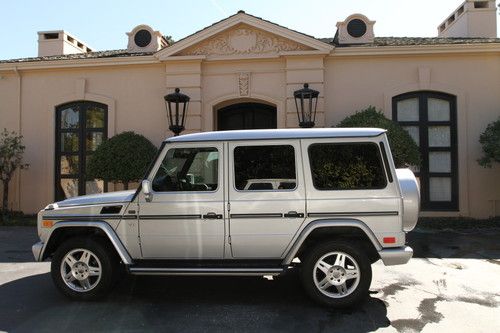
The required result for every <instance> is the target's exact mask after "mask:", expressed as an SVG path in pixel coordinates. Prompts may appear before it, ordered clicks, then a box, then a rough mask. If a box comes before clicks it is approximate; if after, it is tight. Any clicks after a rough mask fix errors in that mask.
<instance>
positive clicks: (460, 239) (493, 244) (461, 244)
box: [407, 228, 500, 264]
mask: <svg viewBox="0 0 500 333" xmlns="http://www.w3.org/2000/svg"><path fill="white" fill-rule="evenodd" d="M499 238H500V229H498V228H495V229H478V230H470V231H454V230H418V229H417V230H414V231H412V232H410V233H408V234H407V243H408V245H409V246H410V247H412V248H413V251H414V255H413V257H414V258H464V259H486V260H493V261H495V260H497V259H500V242H499V241H498V239H499ZM495 262H496V261H495ZM498 263H499V264H500V262H498Z"/></svg>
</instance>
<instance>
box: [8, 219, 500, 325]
mask: <svg viewBox="0 0 500 333" xmlns="http://www.w3.org/2000/svg"><path fill="white" fill-rule="evenodd" d="M499 239H500V228H498V229H497V228H493V229H487V230H481V231H463V232H453V231H444V232H430V231H422V230H420V231H419V230H417V231H415V232H412V233H411V234H410V237H409V242H410V245H411V246H412V247H413V248H414V249H415V257H416V258H414V259H412V260H411V261H410V263H409V264H407V265H403V266H393V267H384V266H383V265H382V264H381V263H380V262H379V263H376V264H375V265H374V266H373V270H374V279H373V282H372V287H371V296H370V298H369V299H368V300H367V301H366V302H365V303H364V304H363V305H362V306H360V307H358V308H356V309H352V310H342V311H339V310H330V309H326V308H323V307H320V306H318V305H316V304H315V303H313V302H311V301H310V300H309V299H308V298H307V296H306V295H305V294H304V292H303V290H302V287H301V284H300V281H299V278H298V274H296V272H293V271H291V272H290V273H289V274H286V275H284V276H282V277H278V278H275V279H274V280H272V281H268V280H266V279H263V278H256V277H210V278H206V277H128V278H126V279H125V280H124V281H122V282H121V283H120V284H119V285H118V286H116V288H115V289H114V291H113V292H112V294H111V295H110V296H109V297H108V298H107V299H106V300H105V301H101V302H91V303H81V302H71V301H69V300H67V299H66V298H64V297H63V296H60V295H59V293H58V292H57V291H56V290H55V288H54V287H53V285H52V281H51V279H50V275H49V274H48V271H49V263H48V262H44V263H35V262H32V258H31V252H30V247H31V244H32V243H34V242H35V240H36V231H35V229H34V228H31V227H1V228H0V330H3V331H9V332H28V331H55V330H58V331H72V332H80V331H175V332H212V331H213V332H219V331H243V332H246V331H248V332H255V331H281V332H291V331H296V332H304V331H307V332H336V331H339V332H369V331H381V332H386V331H387V332H436V331H438V332H498V331H500V282H499V280H500V241H499Z"/></svg>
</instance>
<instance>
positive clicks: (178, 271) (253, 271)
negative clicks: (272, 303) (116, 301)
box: [128, 267, 284, 276]
mask: <svg viewBox="0 0 500 333" xmlns="http://www.w3.org/2000/svg"><path fill="white" fill-rule="evenodd" d="M128 270H129V272H130V274H134V275H213V276H224V275H225V276H238V275H239V276H263V275H273V276H275V275H279V274H281V273H283V272H284V268H160V267H154V268H153V267H129V268H128Z"/></svg>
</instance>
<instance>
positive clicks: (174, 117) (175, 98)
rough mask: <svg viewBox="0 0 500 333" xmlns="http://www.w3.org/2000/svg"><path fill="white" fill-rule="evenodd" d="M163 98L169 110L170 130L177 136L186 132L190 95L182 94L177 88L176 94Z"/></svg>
mask: <svg viewBox="0 0 500 333" xmlns="http://www.w3.org/2000/svg"><path fill="white" fill-rule="evenodd" d="M163 98H164V99H165V106H166V109H167V118H168V125H169V127H168V129H169V130H171V131H172V132H173V133H174V135H175V136H177V135H179V134H180V133H181V132H182V131H184V122H185V121H186V113H187V110H188V104H189V100H190V98H189V96H188V95H184V94H182V93H180V89H179V88H175V92H174V93H171V94H168V95H165V96H164V97H163Z"/></svg>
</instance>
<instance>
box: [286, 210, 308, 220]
mask: <svg viewBox="0 0 500 333" xmlns="http://www.w3.org/2000/svg"><path fill="white" fill-rule="evenodd" d="M283 216H284V217H288V218H294V217H304V213H297V212H296V211H294V210H291V211H289V212H288V213H285V214H283Z"/></svg>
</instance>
